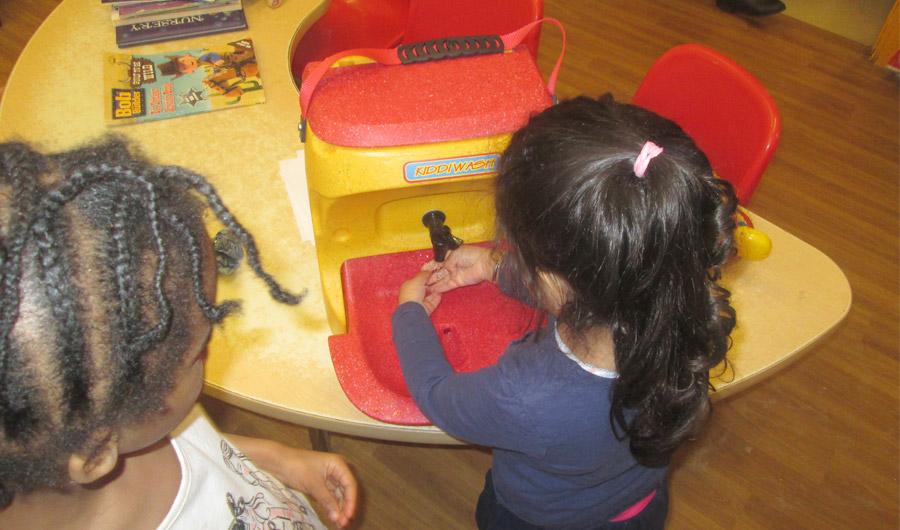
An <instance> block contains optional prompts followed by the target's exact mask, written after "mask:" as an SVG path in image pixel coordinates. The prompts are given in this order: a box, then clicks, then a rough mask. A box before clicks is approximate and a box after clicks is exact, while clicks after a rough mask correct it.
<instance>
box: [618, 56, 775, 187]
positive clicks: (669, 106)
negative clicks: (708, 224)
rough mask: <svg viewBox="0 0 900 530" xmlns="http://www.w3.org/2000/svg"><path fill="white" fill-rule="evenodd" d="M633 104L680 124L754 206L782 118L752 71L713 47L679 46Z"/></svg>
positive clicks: (657, 66) (645, 82)
mask: <svg viewBox="0 0 900 530" xmlns="http://www.w3.org/2000/svg"><path fill="white" fill-rule="evenodd" d="M631 102H632V103H633V104H635V105H638V106H641V107H644V108H646V109H649V110H652V111H653V112H656V113H657V114H659V115H661V116H664V117H666V118H668V119H670V120H672V121H674V122H675V123H677V124H678V125H680V126H681V128H682V129H684V131H685V132H686V133H688V134H689V135H690V136H691V137H692V138H693V139H694V141H695V142H696V143H697V145H698V146H699V147H700V149H702V150H703V152H704V153H706V156H707V158H709V161H710V163H711V164H712V166H713V170H714V171H715V172H716V174H717V175H718V176H719V177H721V178H723V179H725V180H727V181H729V182H731V183H732V185H734V188H735V191H736V193H737V196H738V200H739V201H740V203H741V204H742V205H746V204H747V203H748V202H750V197H751V196H752V195H753V192H754V190H755V189H756V185H757V184H758V183H759V179H760V177H762V174H763V172H764V171H765V169H766V166H768V165H769V161H770V160H771V159H772V155H773V154H774V153H775V149H776V148H777V147H778V140H779V138H780V136H781V118H780V117H779V115H778V109H777V108H776V107H775V102H774V101H773V100H772V96H770V95H769V93H768V92H767V91H766V89H765V88H764V87H763V86H762V84H760V82H759V81H758V80H757V79H756V78H755V77H753V76H752V75H751V74H750V73H749V72H748V71H747V70H745V69H744V68H742V67H741V66H740V65H739V64H737V63H735V62H734V61H732V60H731V59H729V58H728V57H725V56H724V55H722V54H720V53H718V52H716V51H714V50H711V49H709V48H706V47H703V46H699V45H696V44H684V45H681V46H676V47H675V48H672V49H671V50H669V51H668V52H666V53H665V54H663V55H662V57H660V58H659V59H657V60H656V62H655V63H653V66H651V67H650V71H648V72H647V75H646V76H645V77H644V80H643V82H642V83H641V85H640V87H638V90H637V93H636V94H635V95H634V98H633V99H632V101H631Z"/></svg>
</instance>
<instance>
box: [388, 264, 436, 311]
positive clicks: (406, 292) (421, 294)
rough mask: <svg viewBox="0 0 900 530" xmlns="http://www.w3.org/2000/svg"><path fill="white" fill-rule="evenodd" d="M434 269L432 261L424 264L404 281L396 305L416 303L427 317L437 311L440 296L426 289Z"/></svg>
mask: <svg viewBox="0 0 900 530" xmlns="http://www.w3.org/2000/svg"><path fill="white" fill-rule="evenodd" d="M434 268H435V263H434V262H433V261H432V262H430V263H426V264H425V266H424V267H422V270H421V271H419V273H418V274H416V275H415V276H413V277H412V278H410V279H409V280H406V281H405V282H404V283H403V285H402V286H401V287H400V294H399V295H398V296H397V305H402V304H404V303H406V302H418V303H420V304H422V307H424V308H425V312H426V313H428V314H429V315H430V314H431V313H433V312H434V310H435V309H437V306H438V304H440V303H441V294H440V293H434V292H429V289H428V288H427V287H426V283H427V282H428V281H429V279H430V278H431V275H432V271H433V270H434Z"/></svg>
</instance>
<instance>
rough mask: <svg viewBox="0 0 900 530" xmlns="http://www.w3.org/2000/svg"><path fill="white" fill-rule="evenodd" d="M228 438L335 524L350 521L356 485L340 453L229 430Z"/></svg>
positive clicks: (353, 507) (345, 524) (354, 502)
mask: <svg viewBox="0 0 900 530" xmlns="http://www.w3.org/2000/svg"><path fill="white" fill-rule="evenodd" d="M228 439H229V440H231V442H232V443H233V444H234V445H235V446H236V447H237V448H238V450H239V451H241V452H242V453H244V454H245V455H247V456H248V457H250V460H251V461H252V462H253V463H255V464H256V465H257V466H258V467H259V468H260V469H262V470H263V471H267V472H269V473H271V474H272V476H274V477H275V478H277V479H278V480H280V481H281V482H282V484H284V485H285V486H287V487H289V488H292V489H295V490H297V491H300V492H301V493H305V494H307V495H309V496H311V497H312V498H313V499H314V500H315V501H316V502H318V503H319V504H320V505H321V506H322V508H324V509H325V512H326V513H327V514H328V518H329V519H331V520H332V521H334V522H335V524H337V525H338V526H339V527H341V528H343V527H345V526H347V523H349V522H350V518H351V517H353V514H354V512H356V495H357V486H356V479H355V478H353V473H351V472H350V468H349V467H348V466H347V462H345V461H344V458H343V457H342V456H340V455H335V454H331V453H321V452H318V451H306V450H304V449H297V448H295V447H289V446H287V445H284V444H281V443H278V442H273V441H271V440H265V439H262V438H248V437H246V436H239V435H236V434H229V435H228Z"/></svg>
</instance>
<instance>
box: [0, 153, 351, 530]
mask: <svg viewBox="0 0 900 530" xmlns="http://www.w3.org/2000/svg"><path fill="white" fill-rule="evenodd" d="M207 205H208V206H209V207H211V209H212V211H213V212H214V213H215V215H216V217H217V218H218V219H219V220H220V221H221V222H222V223H223V224H224V225H225V227H226V228H228V229H230V230H231V231H232V232H233V233H234V234H235V235H236V236H237V238H238V239H239V240H240V242H241V243H242V245H243V247H244V250H245V251H246V254H247V261H248V264H249V265H250V266H251V268H252V269H253V271H254V272H255V273H256V275H257V276H258V277H259V278H261V279H262V280H263V281H264V282H265V283H266V284H267V285H268V287H269V290H270V293H271V295H272V297H273V298H275V299H276V300H278V301H280V302H282V303H286V304H297V303H299V302H300V300H301V298H302V295H296V294H292V293H289V292H287V291H285V290H284V289H282V287H281V286H280V285H279V284H278V283H277V282H276V281H275V279H274V278H272V277H271V276H270V275H269V274H268V273H266V272H265V270H264V269H263V268H262V266H261V264H260V259H259V253H258V250H257V248H256V245H255V243H254V240H253V237H252V236H251V235H250V234H249V233H248V232H247V231H246V230H245V229H244V228H243V227H242V226H241V225H240V224H239V223H238V222H237V221H236V220H235V219H234V217H233V216H232V215H231V213H229V211H228V210H227V208H226V207H225V206H224V205H223V204H222V201H221V199H220V198H219V196H218V194H217V193H216V191H215V189H214V188H213V187H212V186H211V185H210V184H209V183H208V182H207V181H206V180H205V179H204V178H203V177H201V176H199V175H197V174H195V173H192V172H190V171H187V170H185V169H182V168H179V167H174V166H161V167H153V166H151V165H150V164H148V163H147V162H145V161H143V160H141V159H139V158H136V157H135V156H133V154H132V153H131V152H130V150H129V149H128V147H127V146H126V145H125V144H124V143H123V142H122V141H120V140H115V139H108V140H105V141H103V142H100V143H97V144H95V145H92V146H88V147H85V148H81V149H76V150H73V151H69V152H65V153H60V154H56V155H48V156H45V155H42V154H40V153H37V152H35V151H33V150H32V149H31V148H30V147H28V146H27V145H24V144H20V143H6V144H2V145H0V527H3V528H129V529H139V528H150V529H153V528H245V527H247V528H253V527H257V528H258V527H265V528H306V529H316V528H319V529H321V528H324V526H322V523H321V522H320V521H319V519H318V518H317V517H316V514H315V512H314V511H313V509H312V508H311V507H310V505H309V502H308V501H307V499H306V498H305V497H304V496H303V495H302V494H300V493H297V491H295V490H299V491H301V492H303V493H306V494H309V495H311V496H312V497H313V498H314V499H315V500H316V501H318V502H319V503H320V504H321V505H322V507H323V508H324V510H325V512H326V513H328V514H329V517H330V518H331V519H332V520H334V521H335V522H336V523H337V524H338V525H339V526H344V525H345V524H347V522H348V519H349V518H350V517H351V516H352V515H353V512H354V509H355V502H356V482H355V480H354V478H353V476H352V474H351V473H350V470H349V468H348V467H347V465H346V463H345V462H344V461H343V459H342V458H341V457H339V456H337V455H330V454H325V453H316V452H313V451H302V450H299V449H295V448H291V447H287V446H284V445H281V444H277V443H275V442H271V441H268V440H260V439H252V438H244V437H239V436H229V437H227V438H224V437H223V436H222V435H220V434H219V433H218V431H216V430H215V428H214V427H213V426H212V424H211V423H210V421H209V419H208V418H207V417H206V416H205V414H204V413H203V411H202V409H201V408H200V406H199V405H197V404H196V400H197V397H198V395H199V392H200V389H201V386H202V383H203V366H204V361H205V358H206V343H207V341H208V340H209V336H210V333H211V331H212V327H213V324H215V323H218V322H221V321H222V320H223V319H224V318H225V317H227V316H228V315H229V314H231V313H233V312H234V310H235V309H236V308H237V307H238V303H237V302H235V301H226V302H223V303H221V304H216V303H215V290H216V258H215V254H214V251H213V248H212V244H211V241H210V238H209V236H208V235H207V232H206V228H205V226H204V224H203V221H202V217H203V213H204V210H205V209H206V207H207Z"/></svg>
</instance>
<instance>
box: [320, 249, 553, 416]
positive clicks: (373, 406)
mask: <svg viewBox="0 0 900 530" xmlns="http://www.w3.org/2000/svg"><path fill="white" fill-rule="evenodd" d="M431 258H432V251H431V249H427V250H416V251H410V252H400V253H396V254H383V255H380V256H369V257H365V258H357V259H352V260H348V261H346V262H345V263H344V265H343V266H342V267H341V278H342V280H343V283H344V285H343V289H344V303H345V306H346V308H347V330H348V331H347V333H345V334H343V335H332V336H331V337H329V338H328V346H329V349H330V350H331V359H332V362H333V363H334V369H335V372H336V373H337V377H338V381H339V382H340V384H341V388H343V389H344V393H345V394H347V397H348V398H349V399H350V401H351V402H352V403H353V404H354V405H355V406H356V407H357V408H359V410H361V411H362V412H364V413H366V414H367V415H369V416H371V417H373V418H375V419H377V420H380V421H384V422H387V423H395V424H402V425H429V424H430V423H431V422H429V421H428V419H427V418H425V416H424V415H422V413H421V412H420V411H419V409H418V407H416V404H415V403H414V402H413V400H412V397H410V395H409V390H408V389H407V387H406V383H405V382H404V381H403V374H402V373H401V371H400V361H399V359H398V358H397V351H396V349H395V348H394V344H393V342H392V340H391V313H393V311H394V309H395V308H396V307H397V293H398V292H399V291H400V286H401V285H402V284H403V282H404V281H406V280H407V279H409V278H411V277H412V276H413V275H415V274H416V272H418V271H419V270H420V269H421V268H422V265H423V264H425V263H426V262H428V261H429V260H430V259H431ZM534 317H535V313H534V311H533V310H532V309H531V308H529V307H528V306H525V305H523V304H521V303H519V302H518V301H516V300H513V299H511V298H509V297H507V296H504V295H503V294H502V293H500V291H499V290H498V289H497V288H496V286H494V285H493V284H492V283H490V282H483V283H481V284H479V285H474V286H470V287H464V288H461V289H456V290H454V291H450V292H448V293H446V294H444V296H443V298H442V300H441V304H440V305H439V306H438V308H437V309H436V310H435V312H434V313H433V314H432V315H431V321H432V323H434V326H435V329H436V330H437V331H438V336H439V337H440V338H441V344H442V345H443V346H444V351H445V353H446V355H447V360H448V361H449V362H450V364H451V365H452V366H453V368H454V370H456V371H457V372H471V371H475V370H478V369H480V368H484V367H485V366H490V365H492V364H494V363H496V362H497V358H498V357H500V355H501V354H502V353H503V352H504V351H505V350H506V347H507V345H508V344H509V343H510V342H511V341H513V340H515V339H517V338H519V337H521V336H522V335H523V334H524V333H525V332H526V331H527V330H528V328H529V326H530V325H533V323H534V321H535V319H534Z"/></svg>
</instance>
